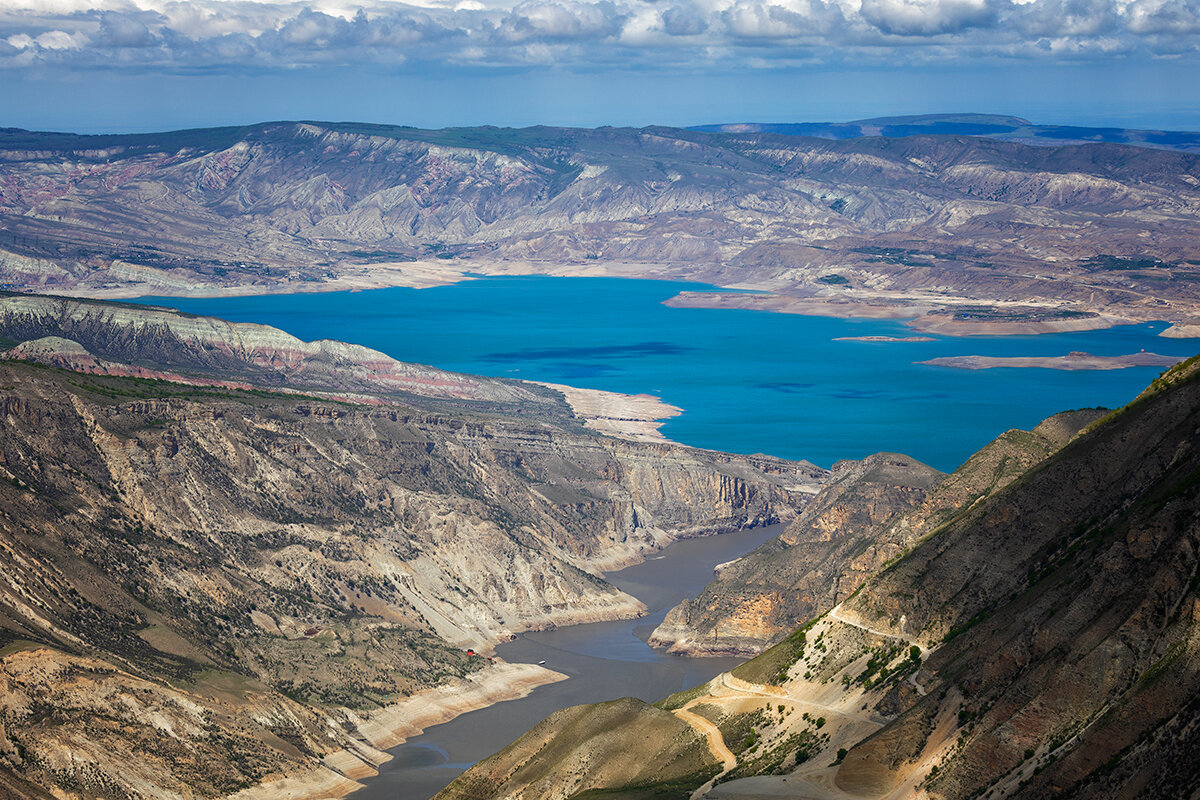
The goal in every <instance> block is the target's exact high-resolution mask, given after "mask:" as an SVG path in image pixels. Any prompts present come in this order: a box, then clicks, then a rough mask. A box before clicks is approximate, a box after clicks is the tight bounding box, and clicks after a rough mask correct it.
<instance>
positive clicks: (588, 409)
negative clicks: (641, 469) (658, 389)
mask: <svg viewBox="0 0 1200 800" xmlns="http://www.w3.org/2000/svg"><path fill="white" fill-rule="evenodd" d="M540 385H542V386H546V387H548V388H550V389H554V390H555V391H557V392H561V393H562V395H563V397H564V398H566V401H567V404H568V405H569V406H571V410H572V411H574V412H575V416H577V417H580V418H582V419H583V420H584V423H583V424H584V426H586V427H588V428H590V429H592V430H594V431H597V432H599V433H604V434H608V435H609V436H617V437H619V438H622V439H632V440H634V441H650V442H665V441H667V439H666V437H664V436H663V435H662V433H661V432H659V430H658V429H659V428H660V427H662V424H663V420H667V419H670V418H671V417H677V416H679V415H680V414H682V413H683V409H682V408H678V407H676V406H673V405H670V404H668V403H664V402H663V401H662V400H660V399H659V398H657V397H655V396H654V395H650V394H620V393H619V392H605V391H601V390H599V389H580V388H577V387H575V386H564V385H562V384H559V383H542V384H540Z"/></svg>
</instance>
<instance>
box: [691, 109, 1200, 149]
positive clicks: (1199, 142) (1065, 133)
mask: <svg viewBox="0 0 1200 800" xmlns="http://www.w3.org/2000/svg"><path fill="white" fill-rule="evenodd" d="M690 130H694V131H708V132H721V133H780V134H784V135H786V136H815V137H819V138H821V139H858V138H861V137H864V136H889V137H900V136H937V135H950V136H987V137H989V138H992V139H1006V140H1010V141H1019V142H1024V143H1026V144H1045V145H1047V146H1049V145H1061V144H1078V143H1084V142H1111V143H1114V144H1131V145H1138V146H1141V147H1162V148H1167V149H1172V150H1190V151H1195V150H1200V132H1194V131H1154V130H1139V129H1137V128H1098V127H1091V126H1081V125H1038V124H1036V123H1033V122H1030V121H1029V120H1027V119H1021V118H1020V117H1007V116H1002V115H998V114H921V115H917V116H907V117H874V118H872V119H857V120H854V121H852V122H746V123H726V124H718V125H696V126H694V127H692V128H691V129H690Z"/></svg>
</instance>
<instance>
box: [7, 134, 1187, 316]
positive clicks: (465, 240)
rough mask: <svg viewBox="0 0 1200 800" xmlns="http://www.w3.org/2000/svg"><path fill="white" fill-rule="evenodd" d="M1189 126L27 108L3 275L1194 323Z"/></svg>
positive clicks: (131, 291)
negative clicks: (417, 123)
mask: <svg viewBox="0 0 1200 800" xmlns="http://www.w3.org/2000/svg"><path fill="white" fill-rule="evenodd" d="M785 134H786V135H785ZM795 134H802V135H795ZM814 137H820V138H814ZM1033 144H1036V145H1047V144H1054V145H1056V146H1054V147H1045V146H1031V145H1033ZM1128 145H1139V146H1138V147H1130V146H1128ZM1194 150H1200V135H1198V134H1195V133H1183V132H1163V131H1131V130H1120V129H1104V128H1074V127H1063V126H1040V125H1033V124H1030V123H1028V122H1027V121H1026V120H1022V119H1018V118H1014V117H1001V116H989V115H975V114H960V115H936V116H930V117H898V118H881V119H874V120H863V121H859V122H852V123H829V124H824V123H822V124H797V125H754V124H749V125H716V126H706V128H705V129H704V130H687V129H681V128H669V127H660V126H654V127H646V128H639V129H633V128H595V129H579V128H552V127H532V128H522V129H513V128H494V127H477V128H448V129H443V130H420V129H416V128H408V127H400V126H389V125H373V124H367V123H326V122H269V123H262V124H258V125H249V126H244V127H230V128H213V129H203V130H188V131H173V132H167V133H155V134H136V135H104V136H79V135H75V134H69V133H38V132H29V131H21V130H14V129H6V130H3V131H0V185H2V186H3V187H4V192H3V195H2V196H0V285H3V286H5V287H6V288H10V289H16V290H21V289H36V290H37V291H46V292H68V293H72V294H83V295H90V296H105V297H117V296H132V295H137V294H142V295H155V296H161V295H193V294H198V293H212V292H213V291H219V292H221V293H261V292H266V291H273V292H299V291H313V290H321V289H326V290H330V289H356V288H371V287H378V286H428V285H437V284H439V283H445V282H447V281H451V280H455V279H458V278H460V277H462V276H463V275H464V274H465V273H482V274H511V273H514V272H521V273H526V274H528V273H543V274H554V275H585V276H595V275H615V276H622V277H642V278H647V277H648V278H660V279H674V280H692V281H699V282H703V283H708V284H714V285H717V286H725V287H737V288H738V289H742V290H746V289H750V290H760V292H761V293H757V294H753V293H746V292H741V293H738V294H729V295H709V296H705V297H701V298H694V297H692V298H686V302H689V303H706V304H710V305H717V306H720V307H731V308H756V309H761V310H771V311H786V312H793V313H804V314H823V315H827V316H846V317H852V316H868V317H875V318H880V317H883V318H907V317H914V316H915V317H917V318H918V319H917V320H916V323H919V324H921V325H925V326H932V327H935V328H937V329H938V330H939V331H940V332H942V333H950V334H958V333H962V334H969V333H997V332H1002V331H1000V330H999V329H997V327H996V326H997V325H998V324H1000V323H1001V322H1003V320H997V319H996V318H995V317H994V316H993V317H989V316H987V315H983V314H971V315H969V316H967V317H963V316H961V315H957V316H956V315H955V311H956V310H959V309H961V308H962V307H964V306H971V305H974V306H982V307H992V308H1001V309H1003V311H1004V317H1005V320H1007V321H1008V322H1011V323H1013V324H1012V325H1009V326H1008V328H1006V329H1005V330H1009V329H1011V331H1009V332H1022V333H1029V332H1040V331H1044V330H1062V329H1070V330H1078V329H1080V328H1081V327H1091V328H1096V327H1108V326H1111V325H1113V324H1115V323H1117V322H1119V321H1121V320H1126V321H1128V320H1133V321H1153V320H1167V321H1170V322H1172V323H1173V324H1175V325H1176V327H1175V330H1174V332H1173V333H1172V334H1171V335H1180V334H1182V335H1192V334H1193V333H1196V332H1200V325H1198V324H1197V321H1198V320H1200V295H1197V292H1196V287H1197V286H1200V212H1198V210H1197V209H1200V153H1198V152H1187V151H1194ZM1084 228H1086V230H1087V235H1086V236H1081V235H1079V231H1080V230H1083V229H1084ZM1031 325H1032V327H1030V326H1031Z"/></svg>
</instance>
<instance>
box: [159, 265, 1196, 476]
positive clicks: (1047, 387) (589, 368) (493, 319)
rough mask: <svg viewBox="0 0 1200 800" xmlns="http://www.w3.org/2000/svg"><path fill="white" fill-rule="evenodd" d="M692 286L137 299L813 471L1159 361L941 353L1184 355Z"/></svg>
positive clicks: (488, 282) (1125, 392)
mask: <svg viewBox="0 0 1200 800" xmlns="http://www.w3.org/2000/svg"><path fill="white" fill-rule="evenodd" d="M704 288H706V287H704V286H698V285H697V284H692V283H677V282H668V281H642V280H624V279H618V278H548V277H504V278H482V279H479V280H473V281H468V282H465V283H461V284H456V285H452V286H443V287H437V288H432V289H421V290H415V289H379V290H374V291H366V292H357V293H350V292H339V293H328V294H296V295H268V296H260V297H238V298H205V299H180V298H145V299H144V300H143V302H152V303H155V304H159V305H166V306H173V307H176V308H179V309H182V310H184V311H188V312H191V313H195V314H205V315H211V316H217V317H223V318H225V319H230V320H237V321H245V322H261V323H265V324H267V325H273V326H275V327H278V328H282V329H283V330H285V331H288V332H289V333H291V334H294V335H296V336H298V337H300V338H301V339H305V340H312V339H340V340H343V341H348V342H354V343H357V344H362V345H366V346H368V347H372V348H375V349H377V350H382V351H383V352H385V353H388V354H389V355H391V356H393V357H395V358H398V359H400V360H403V361H413V362H417V363H423V364H433V365H435V366H438V367H442V368H444V369H450V370H455V371H459V372H468V373H476V374H483V375H496V376H501V377H511V378H527V379H531V380H542V381H550V382H557V383H569V384H572V385H577V386H583V387H588V388H594V389H609V390H612V391H618V392H629V393H642V392H644V393H648V394H654V395H658V396H660V397H662V399H663V400H665V401H666V402H668V403H671V404H673V405H676V406H679V407H681V408H683V409H684V410H685V413H684V414H683V415H682V416H680V417H677V418H674V419H672V420H670V421H668V422H667V424H666V425H664V427H663V433H665V434H666V435H667V436H669V437H671V438H672V439H675V440H676V441H680V442H684V443H687V444H691V445H696V446H699V447H708V448H714V449H719V450H727V451H731V452H737V453H754V452H759V453H770V454H772V455H777V456H783V457H786V458H806V459H809V460H810V461H813V462H815V463H817V464H820V465H822V466H829V465H831V464H832V463H833V462H834V461H836V460H838V459H841V458H862V457H863V456H866V455H869V454H871V453H874V452H879V451H892V452H900V453H906V454H908V455H910V456H913V457H915V458H919V459H921V460H922V461H925V462H926V463H928V464H930V465H932V466H935V467H937V468H939V469H944V470H950V469H953V468H955V467H956V466H958V465H959V464H960V463H962V461H963V460H965V459H966V458H967V457H968V456H969V455H970V454H971V453H973V452H974V451H975V450H977V449H979V447H981V446H982V445H984V444H986V443H987V442H988V441H990V440H991V439H992V438H994V437H995V436H997V435H998V434H1000V433H1002V432H1003V431H1005V430H1007V429H1009V428H1014V427H1020V428H1030V427H1032V426H1034V425H1036V424H1037V423H1038V422H1039V421H1040V420H1042V419H1044V418H1045V417H1047V416H1049V415H1050V414H1053V413H1055V412H1057V411H1062V410H1065V409H1071V408H1084V407H1094V406H1107V407H1115V406H1118V405H1121V404H1123V403H1126V402H1128V401H1129V400H1131V399H1132V398H1133V397H1134V396H1136V394H1137V393H1138V392H1139V391H1141V389H1142V388H1144V387H1145V386H1146V385H1147V384H1148V383H1149V382H1150V381H1151V380H1153V379H1154V377H1155V376H1156V375H1158V374H1159V373H1160V372H1161V370H1160V369H1158V368H1156V367H1135V368H1130V369H1122V370H1109V371H1077V372H1063V371H1059V370H1048V369H1013V368H1004V369H990V370H977V371H968V370H958V369H951V368H946V367H932V366H925V365H920V364H916V363H915V362H917V361H924V360H927V359H931V358H938V357H942V356H956V355H971V354H978V355H987V356H1061V355H1066V354H1067V353H1068V352H1071V351H1074V350H1082V351H1086V352H1089V353H1094V354H1096V355H1125V354H1128V353H1136V352H1138V351H1139V350H1141V349H1146V350H1149V351H1152V352H1156V353H1162V354H1167V355H1179V356H1190V355H1193V354H1195V353H1196V352H1197V351H1198V350H1200V341H1197V340H1189V339H1164V338H1160V337H1158V336H1157V335H1156V334H1157V333H1158V332H1159V331H1161V330H1162V329H1163V328H1164V327H1165V325H1164V324H1161V323H1155V324H1148V325H1147V324H1140V325H1127V326H1122V327H1119V328H1111V329H1108V330H1103V331H1085V332H1079V333H1064V334H1054V335H1042V336H1008V337H970V338H951V337H944V338H936V339H935V340H934V341H930V342H856V341H832V340H833V339H835V338H838V337H847V336H905V335H910V334H911V330H909V329H908V328H905V327H904V326H903V325H902V324H900V323H898V322H892V321H879V320H842V319H831V318H827V317H804V316H796V315H791V314H772V313H769V312H759V311H740V310H718V309H695V308H670V307H667V306H664V305H662V301H664V300H666V299H668V298H670V297H673V296H674V295H675V294H677V293H678V292H680V291H683V290H685V289H686V290H689V291H696V290H698V289H704Z"/></svg>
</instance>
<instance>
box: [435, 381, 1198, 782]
mask: <svg viewBox="0 0 1200 800" xmlns="http://www.w3.org/2000/svg"><path fill="white" fill-rule="evenodd" d="M1080 421H1081V415H1080V412H1073V413H1072V414H1068V415H1060V416H1059V417H1057V418H1052V419H1051V420H1049V421H1047V422H1046V423H1044V424H1043V425H1042V426H1039V428H1038V430H1037V431H1035V432H1030V433H1023V432H1010V434H1007V435H1006V436H1007V437H1008V438H1009V439H1012V438H1013V436H1014V435H1016V436H1017V437H1018V438H1021V437H1033V436H1035V435H1036V436H1039V437H1043V438H1044V439H1045V440H1046V442H1047V445H1048V446H1051V447H1053V448H1054V449H1055V452H1053V453H1052V454H1050V455H1049V456H1048V457H1045V458H1042V459H1034V463H1032V465H1029V463H1028V462H1027V463H1026V465H1025V466H1024V467H1023V468H1020V469H1016V470H1015V471H1010V468H1012V467H1014V466H1015V465H1014V462H1012V461H1011V460H1007V459H1005V458H997V457H996V453H997V452H1002V451H1004V450H1005V449H1008V451H1009V452H1011V451H1012V449H1011V443H1010V445H1009V446H1007V447H1006V445H1005V443H1004V441H1003V440H1004V438H1005V437H1001V440H998V441H997V442H994V443H993V444H992V445H990V446H989V447H988V448H985V449H984V450H983V451H981V453H980V454H977V456H976V457H975V458H974V459H972V462H968V464H967V465H964V470H965V471H960V472H956V473H955V475H954V476H951V478H950V479H947V480H946V481H945V482H943V484H942V486H944V487H946V491H947V492H949V493H951V494H953V493H958V495H959V496H960V497H962V498H964V502H963V503H961V504H960V505H959V507H958V509H957V511H956V512H950V513H949V516H948V517H947V518H946V521H945V522H944V523H943V524H938V525H936V527H934V528H933V529H932V530H931V531H930V533H929V534H928V535H926V536H924V537H923V538H922V539H920V540H919V541H918V542H917V543H916V544H915V545H914V547H913V548H912V550H911V552H909V553H907V554H906V555H904V556H902V557H901V558H899V559H898V560H897V561H896V562H895V563H893V564H891V565H890V566H888V567H885V568H884V569H882V570H880V571H878V572H877V573H876V574H875V575H874V576H872V577H871V578H870V580H869V581H867V582H866V583H865V584H864V585H863V586H862V588H861V590H860V591H859V592H858V593H856V594H854V595H853V596H852V597H850V598H848V599H846V600H845V601H843V602H842V603H840V604H838V605H837V606H835V607H833V608H832V609H830V610H829V611H827V612H826V613H824V614H821V615H818V616H814V617H813V618H812V619H810V620H808V621H807V623H806V624H805V625H803V626H802V627H800V628H799V629H797V630H795V631H794V632H793V633H792V634H790V635H789V636H788V637H786V638H785V639H784V640H783V641H781V642H779V643H778V644H777V645H775V646H774V647H772V648H771V649H769V650H767V651H765V652H764V653H762V654H761V655H759V656H758V657H757V658H755V659H753V660H751V661H749V662H747V663H746V664H743V665H742V666H740V667H738V668H736V669H734V670H733V671H732V673H728V674H725V675H721V676H718V677H717V678H715V679H713V680H712V681H710V682H709V683H708V684H706V685H704V686H700V687H697V688H695V689H693V690H689V691H685V692H681V693H679V694H677V695H674V696H672V697H670V698H667V699H666V700H664V701H663V702H661V703H659V704H657V705H658V706H659V707H660V708H662V709H663V710H671V711H672V713H674V714H675V716H676V717H677V718H679V719H681V720H682V721H688V722H689V724H692V726H693V730H694V731H695V732H696V735H697V736H698V735H700V733H699V732H700V731H701V730H711V729H712V728H713V727H715V728H716V729H717V730H718V731H719V734H720V737H721V743H722V746H723V751H728V752H729V753H730V755H732V756H733V759H732V762H726V763H725V764H724V766H723V768H722V772H721V773H720V775H719V776H718V778H717V780H718V781H723V782H719V783H718V784H717V785H716V787H715V788H711V789H710V787H711V786H712V783H704V784H701V783H700V782H699V776H696V777H694V778H693V779H692V782H691V785H690V786H684V787H669V786H667V785H666V782H665V781H664V782H661V783H658V784H654V783H649V784H642V785H640V786H637V787H633V786H631V785H630V782H629V777H630V776H632V775H634V774H638V773H639V772H640V771H641V770H643V768H644V761H642V760H640V759H638V760H631V761H628V762H624V763H625V769H624V770H623V771H622V770H619V769H615V768H614V766H613V764H612V763H610V762H606V763H605V765H604V770H603V771H600V770H597V769H595V768H594V767H593V766H592V765H591V764H589V763H588V762H587V761H586V760H583V759H572V760H563V761H557V760H551V759H547V758H543V757H542V756H541V754H540V753H538V754H533V755H532V756H531V757H529V758H527V759H526V760H525V761H524V762H523V764H522V767H521V769H522V770H523V771H524V773H525V774H539V775H541V776H542V777H541V779H540V782H539V783H538V784H537V785H536V786H531V785H530V784H525V783H520V782H518V781H514V780H513V778H512V775H513V773H511V772H506V771H504V770H501V771H500V772H498V773H497V778H498V782H497V783H495V784H492V785H490V786H489V788H488V789H487V790H486V791H485V790H481V791H479V792H477V793H475V794H474V795H472V796H473V797H480V798H484V797H497V798H507V797H521V798H523V800H539V799H540V798H546V800H561V798H564V797H566V796H568V795H567V794H565V793H564V792H563V791H562V790H561V786H562V781H563V780H564V779H566V778H568V777H569V778H570V780H572V781H574V782H575V783H576V784H579V785H587V786H590V787H592V788H594V789H596V790H597V791H603V792H604V793H605V794H612V795H614V796H618V797H636V796H644V795H642V794H639V793H641V792H646V793H650V792H653V791H656V790H658V791H661V792H662V793H663V794H666V793H667V792H668V791H675V790H677V791H678V793H679V795H680V796H682V795H683V794H685V793H687V791H688V790H689V789H691V788H693V787H699V789H700V793H701V795H702V796H706V797H711V798H720V800H751V798H761V797H776V796H787V797H807V796H818V797H827V796H852V797H857V798H879V799H880V800H883V799H884V798H887V799H889V800H900V799H901V798H909V797H914V796H915V797H926V796H928V797H939V798H953V799H955V800H957V799H958V798H977V797H1016V798H1042V797H1051V796H1086V797H1096V798H1123V797H1139V798H1148V799H1149V800H1157V799H1158V798H1170V797H1178V796H1186V795H1188V794H1189V793H1191V792H1194V790H1195V787H1196V785H1197V783H1198V781H1200V766H1198V764H1197V762H1196V760H1195V759H1194V758H1191V757H1190V755H1191V754H1193V753H1194V752H1195V750H1196V747H1197V746H1198V744H1200V742H1198V740H1197V731H1198V730H1200V703H1198V702H1197V697H1200V599H1198V598H1197V594H1196V583H1197V579H1196V576H1197V574H1200V556H1198V554H1200V526H1198V525H1197V523H1196V520H1197V519H1198V518H1200V492H1198V491H1197V476H1198V475H1200V449H1198V448H1197V443H1196V437H1195V431H1196V426H1197V425H1198V424H1200V363H1198V362H1197V360H1196V359H1191V360H1189V361H1188V362H1185V363H1184V364H1183V365H1180V366H1179V367H1176V368H1174V369H1173V370H1171V371H1169V372H1168V373H1165V374H1164V376H1163V377H1162V378H1160V379H1159V380H1158V381H1155V383H1154V384H1153V385H1152V386H1151V387H1150V389H1148V390H1147V391H1146V392H1145V393H1143V395H1142V396H1141V397H1139V398H1138V399H1137V400H1135V401H1134V402H1133V403H1131V404H1130V405H1129V406H1127V407H1125V408H1124V409H1121V410H1120V411H1118V412H1114V413H1112V414H1110V415H1108V416H1106V417H1105V418H1103V419H1100V420H1095V421H1093V422H1092V423H1091V424H1090V425H1088V427H1087V428H1086V429H1085V430H1084V431H1083V432H1082V433H1081V434H1079V435H1077V436H1076V435H1074V432H1075V431H1076V430H1077V429H1078V423H1079V422H1080ZM1021 449H1023V450H1025V452H1029V450H1028V447H1027V446H1026V447H1023V448H1021ZM960 473H961V474H960ZM985 475H992V476H994V477H995V478H996V483H997V484H1006V485H1005V486H1004V488H1000V489H997V490H994V491H985V492H984V493H983V494H982V495H978V496H976V494H977V492H979V487H980V486H984V488H985V490H986V489H987V488H988V486H987V485H986V481H981V480H980V478H981V477H982V476H985ZM948 496H950V495H949V494H948V495H947V497H948ZM933 497H934V495H933V493H930V495H928V496H927V499H926V501H925V502H926V503H928V502H930V500H931V499H932V498H933ZM972 498H974V499H972ZM909 513H913V512H909ZM572 712H573V714H574V715H575V717H586V713H587V712H586V708H585V709H575V710H572ZM689 714H690V716H689ZM696 717H703V719H700V720H697V719H695V718H696ZM706 720H707V723H706V722H705V721H706ZM543 726H547V727H551V728H552V730H550V731H543V732H542V733H541V734H540V736H541V737H542V739H543V740H544V741H545V742H546V744H545V746H544V748H543V750H544V752H549V753H562V752H568V751H570V750H571V749H572V748H580V747H583V746H584V745H586V744H587V743H589V742H590V741H591V740H592V738H593V736H595V732H594V731H579V730H577V729H568V728H567V727H560V726H558V724H557V722H556V721H555V720H554V719H553V718H552V719H551V720H547V722H545V723H543ZM648 731H649V725H648V720H645V719H631V720H628V721H624V722H622V723H621V726H620V727H615V728H609V729H607V730H606V732H605V733H606V737H607V739H606V742H611V741H612V740H614V739H615V740H617V741H618V742H626V743H636V742H641V741H644V740H645V737H646V735H647V733H648ZM521 744H522V743H521V742H518V743H517V744H516V745H514V746H513V747H514V748H517V747H520V746H521ZM714 749H715V747H714ZM507 752H509V751H504V753H507ZM504 753H501V754H500V755H499V756H497V757H496V759H501V758H502V757H503V756H504ZM486 763H488V762H485V764H486ZM481 766H482V765H481ZM479 769H480V768H479V767H477V768H475V769H473V770H469V771H468V772H467V773H465V774H464V776H463V777H462V778H460V779H459V782H457V784H456V785H460V786H469V785H476V786H479V785H480V784H477V783H476V784H473V783H472V781H478V780H479V771H478V770H479ZM597 775H603V778H602V779H594V778H593V776H597ZM445 796H450V795H449V794H447V795H445Z"/></svg>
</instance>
